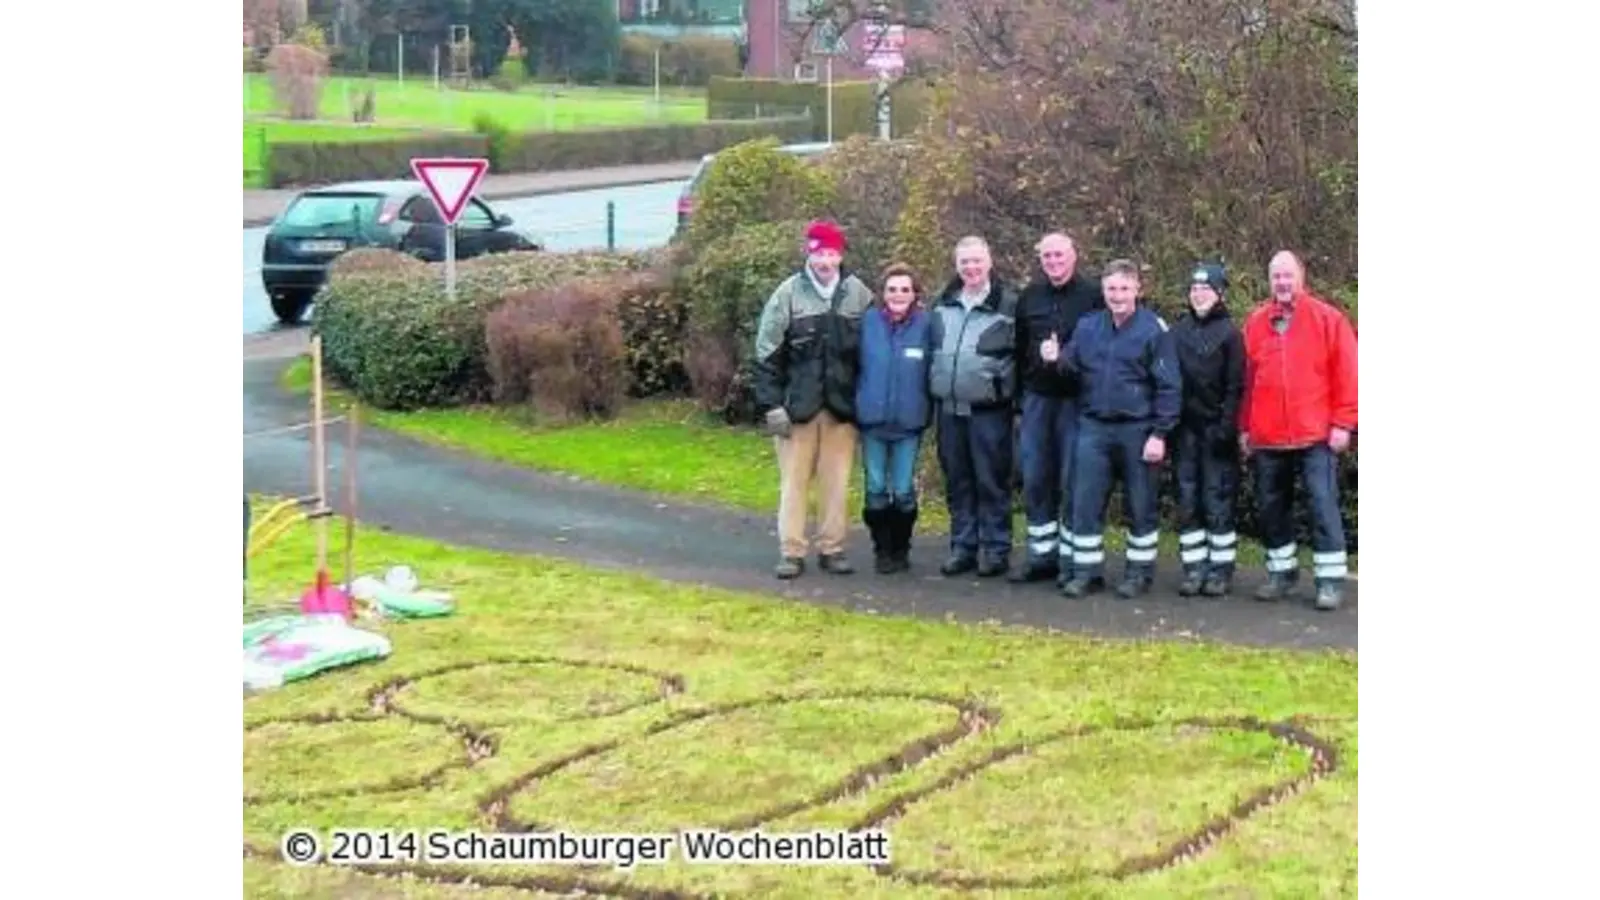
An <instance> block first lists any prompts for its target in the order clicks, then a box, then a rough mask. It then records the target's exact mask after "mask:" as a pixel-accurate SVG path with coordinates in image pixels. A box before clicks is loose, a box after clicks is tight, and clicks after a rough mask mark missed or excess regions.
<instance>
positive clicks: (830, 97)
mask: <svg viewBox="0 0 1600 900" xmlns="http://www.w3.org/2000/svg"><path fill="white" fill-rule="evenodd" d="M826 66H827V143H829V144H832V143H834V56H832V54H829V56H827V62H826Z"/></svg>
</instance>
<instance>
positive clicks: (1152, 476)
mask: <svg viewBox="0 0 1600 900" xmlns="http://www.w3.org/2000/svg"><path fill="white" fill-rule="evenodd" d="M1101 289H1102V290H1103V291H1104V293H1105V300H1106V308H1105V309H1104V310H1102V311H1101V312H1097V313H1094V314H1092V315H1090V316H1087V317H1085V318H1084V319H1083V321H1081V322H1079V323H1078V327H1077V330H1076V331H1075V332H1074V333H1073V336H1072V342H1071V343H1070V344H1068V345H1067V347H1066V348H1065V349H1064V350H1063V349H1062V348H1061V346H1060V344H1059V342H1057V341H1053V340H1050V339H1048V338H1047V339H1045V341H1044V342H1043V344H1042V345H1041V346H1040V348H1039V356H1040V358H1041V359H1043V360H1045V361H1046V362H1052V363H1058V364H1059V365H1060V367H1061V369H1062V370H1063V371H1064V372H1067V373H1068V374H1070V375H1071V376H1073V377H1075V378H1076V379H1078V381H1079V383H1080V388H1079V393H1078V409H1079V420H1078V446H1077V452H1076V454H1075V456H1074V458H1073V469H1074V473H1073V487H1072V540H1073V558H1072V564H1073V565H1072V568H1073V572H1072V578H1071V580H1069V581H1068V582H1067V583H1066V584H1065V585H1064V586H1063V587H1062V588H1061V592H1062V593H1063V594H1064V595H1066V596H1068V597H1083V596H1086V595H1088V594H1089V593H1090V592H1091V591H1094V590H1098V589H1100V588H1102V587H1104V586H1105V548H1104V543H1105V540H1104V538H1105V535H1104V534H1103V532H1104V529H1105V514H1106V501H1107V500H1108V499H1109V498H1110V496H1111V485H1112V481H1113V479H1114V478H1118V477H1120V478H1121V480H1122V489H1123V493H1124V494H1125V496H1126V501H1127V503H1126V505H1127V513H1128V520H1129V521H1128V546H1127V566H1126V567H1125V569H1124V572H1123V580H1122V584H1120V585H1118V587H1117V595H1118V596H1120V597H1123V598H1125V599H1126V598H1132V597H1137V596H1139V595H1140V594H1143V593H1145V592H1146V591H1148V590H1149V589H1150V583H1151V581H1152V580H1153V578H1154V575H1155V563H1156V544H1157V538H1158V536H1159V535H1158V532H1157V526H1158V524H1159V519H1158V518H1157V516H1158V509H1157V506H1156V490H1157V485H1158V480H1157V478H1156V466H1158V465H1159V464H1160V463H1161V461H1162V460H1163V459H1165V458H1166V454H1167V436H1168V435H1169V434H1171V433H1172V430H1173V429H1174V428H1176V427H1177V424H1178V412H1179V409H1180V406H1181V403H1182V399H1183V397H1182V393H1183V384H1182V381H1181V379H1180V376H1179V374H1178V355H1177V350H1176V348H1175V346H1174V343H1173V340H1172V333H1171V332H1170V331H1168V330H1167V323H1165V322H1163V321H1162V320H1161V317H1160V316H1157V315H1156V314H1155V313H1154V312H1152V311H1150V310H1149V309H1146V308H1145V307H1143V306H1141V305H1140V304H1139V269H1138V267H1137V266H1135V265H1134V264H1133V263H1132V262H1129V261H1128V260H1117V261H1116V262H1113V263H1112V264H1111V265H1109V266H1107V267H1106V272H1105V275H1104V277H1103V278H1102V279H1101Z"/></svg>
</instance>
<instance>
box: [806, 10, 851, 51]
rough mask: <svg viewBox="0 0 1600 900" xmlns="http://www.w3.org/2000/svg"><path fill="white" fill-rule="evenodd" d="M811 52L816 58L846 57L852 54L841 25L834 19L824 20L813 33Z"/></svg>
mask: <svg viewBox="0 0 1600 900" xmlns="http://www.w3.org/2000/svg"><path fill="white" fill-rule="evenodd" d="M811 52H812V54H813V55H815V56H830V57H831V56H844V55H845V54H846V53H849V52H850V45H849V44H847V43H845V39H844V35H842V34H840V33H839V25H838V23H837V22H835V21H833V20H832V19H823V20H822V21H820V22H818V23H817V27H816V28H815V29H813V30H812V32H811Z"/></svg>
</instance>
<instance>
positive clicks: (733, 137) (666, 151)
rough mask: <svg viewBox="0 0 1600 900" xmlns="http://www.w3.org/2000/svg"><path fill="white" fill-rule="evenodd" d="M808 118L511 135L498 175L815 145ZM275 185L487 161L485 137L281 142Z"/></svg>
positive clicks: (274, 163) (401, 174)
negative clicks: (425, 164)
mask: <svg viewBox="0 0 1600 900" xmlns="http://www.w3.org/2000/svg"><path fill="white" fill-rule="evenodd" d="M810 134H811V129H810V125H809V123H808V122H807V120H806V119H804V118H793V119H768V120H763V121H759V122H700V123H692V124H690V123H676V124H670V125H644V126H638V127H632V128H603V129H596V130H590V131H556V132H537V133H530V134H512V135H509V136H508V138H507V139H506V140H505V141H504V143H503V144H497V145H496V151H495V152H496V154H497V158H495V159H493V160H492V162H491V165H492V166H493V169H494V171H495V172H497V173H504V172H556V171H564V170H569V169H589V168H595V167H597V166H631V165H645V164H649V163H666V162H683V161H685V160H695V159H699V158H700V157H702V156H704V155H706V154H707V153H715V152H717V151H719V150H721V149H723V148H724V147H731V146H733V145H734V144H737V143H739V142H741V141H747V140H751V139H755V138H763V137H775V138H777V139H778V140H779V141H781V142H785V143H791V142H794V141H802V140H809V139H810ZM272 151H273V152H272V158H271V159H270V160H268V161H267V168H268V178H269V182H268V183H269V184H270V185H271V186H273V187H293V186H298V185H307V184H322V183H326V182H331V181H359V180H362V179H367V178H410V177H411V159H412V158H413V157H416V156H485V155H486V154H487V153H488V152H489V144H488V140H487V139H486V137H485V136H484V135H483V134H462V133H459V132H456V133H450V134H433V135H419V136H416V137H400V138H394V139H391V140H367V141H295V142H287V143H274V144H273V145H272Z"/></svg>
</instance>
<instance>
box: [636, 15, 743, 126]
mask: <svg viewBox="0 0 1600 900" xmlns="http://www.w3.org/2000/svg"><path fill="white" fill-rule="evenodd" d="M657 49H659V50H660V51H661V83H662V84H664V85H695V86H699V85H704V84H706V83H708V82H709V81H710V80H711V79H712V77H713V76H720V77H729V76H737V75H738V74H739V73H740V72H742V71H743V70H744V66H743V65H742V64H741V63H740V62H739V45H738V43H737V42H736V41H734V40H733V39H732V38H719V37H701V36H688V37H682V38H678V39H676V40H671V41H664V40H661V39H660V38H653V37H650V36H649V35H643V34H626V35H623V37H622V46H621V52H620V55H619V57H618V61H617V72H616V80H617V83H618V84H631V85H640V86H644V87H648V86H650V85H652V84H655V76H656V71H655V65H656V50H657ZM741 118H742V117H741Z"/></svg>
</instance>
